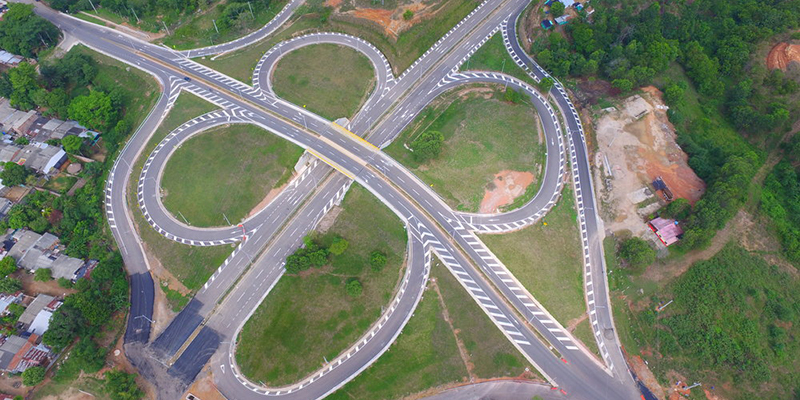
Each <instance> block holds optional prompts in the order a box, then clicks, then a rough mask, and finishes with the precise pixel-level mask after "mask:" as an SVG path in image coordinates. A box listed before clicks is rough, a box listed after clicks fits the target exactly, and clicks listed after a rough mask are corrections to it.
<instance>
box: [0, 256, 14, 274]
mask: <svg viewBox="0 0 800 400" xmlns="http://www.w3.org/2000/svg"><path fill="white" fill-rule="evenodd" d="M16 271H17V261H16V260H14V258H13V257H10V256H5V257H3V259H2V260H0V276H3V277H5V276H8V275H10V274H12V273H14V272H16Z"/></svg>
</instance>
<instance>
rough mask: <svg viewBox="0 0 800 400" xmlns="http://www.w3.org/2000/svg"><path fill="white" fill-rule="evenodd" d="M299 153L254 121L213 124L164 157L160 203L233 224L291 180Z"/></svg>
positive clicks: (199, 221) (197, 219) (200, 220)
mask: <svg viewBox="0 0 800 400" xmlns="http://www.w3.org/2000/svg"><path fill="white" fill-rule="evenodd" d="M302 153H303V149H301V148H300V147H297V146H296V145H294V144H293V143H291V142H289V141H287V140H285V139H283V138H281V137H279V136H277V135H275V134H273V133H272V132H268V131H266V130H264V129H262V128H260V127H258V126H256V125H252V124H232V125H226V126H219V127H216V128H212V129H210V130H208V131H205V132H203V133H201V134H199V135H197V136H195V137H192V138H191V139H189V140H187V141H186V142H184V143H183V144H182V145H181V147H180V148H179V149H177V150H176V151H175V152H174V153H173V154H172V156H171V157H170V159H169V160H168V161H167V163H166V166H165V168H164V175H163V176H162V180H161V187H162V189H163V190H164V192H165V196H164V197H162V201H163V203H164V207H166V208H167V210H169V211H170V212H171V213H172V214H173V216H174V217H175V218H176V219H178V220H179V221H184V222H188V223H189V224H191V225H193V226H201V227H208V226H228V225H233V224H237V223H239V222H240V221H241V220H243V219H245V218H246V217H247V216H248V214H249V213H250V211H251V210H253V209H254V208H255V207H256V205H258V204H259V203H260V202H261V201H262V200H263V199H264V198H265V197H266V195H267V193H268V192H270V191H271V190H272V189H275V188H278V187H280V186H282V185H284V184H285V183H286V182H287V181H288V180H289V178H290V177H291V176H292V172H293V171H294V169H293V167H294V165H295V164H296V163H297V160H298V159H299V158H300V155H301V154H302ZM226 218H227V220H226ZM228 221H230V222H228Z"/></svg>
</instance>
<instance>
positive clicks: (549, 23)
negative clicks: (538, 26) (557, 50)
mask: <svg viewBox="0 0 800 400" xmlns="http://www.w3.org/2000/svg"><path fill="white" fill-rule="evenodd" d="M552 27H553V21H550V20H549V19H544V20H543V21H542V28H544V29H550V28H552Z"/></svg>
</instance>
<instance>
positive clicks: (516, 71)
mask: <svg viewBox="0 0 800 400" xmlns="http://www.w3.org/2000/svg"><path fill="white" fill-rule="evenodd" d="M461 70H462V71H497V72H503V73H505V74H507V75H511V76H513V77H515V78H517V79H519V80H521V81H523V82H527V83H528V84H530V85H532V86H534V87H535V86H536V81H534V80H533V78H531V77H530V76H529V75H528V74H527V73H526V72H525V71H524V70H523V69H522V68H520V66H519V65H517V63H515V62H514V59H512V58H511V56H510V55H509V54H508V50H506V47H505V45H504V44H503V35H502V34H501V33H500V32H498V33H495V34H494V35H493V36H492V38H491V39H489V40H487V41H486V43H484V44H483V46H481V47H480V48H479V49H478V51H476V52H475V54H473V55H472V57H470V58H469V59H468V60H467V62H465V63H464V64H462V65H461Z"/></svg>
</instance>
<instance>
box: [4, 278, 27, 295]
mask: <svg viewBox="0 0 800 400" xmlns="http://www.w3.org/2000/svg"><path fill="white" fill-rule="evenodd" d="M20 289H22V282H21V281H20V280H19V279H14V278H8V277H6V278H0V293H14V292H16V291H17V290H20Z"/></svg>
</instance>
